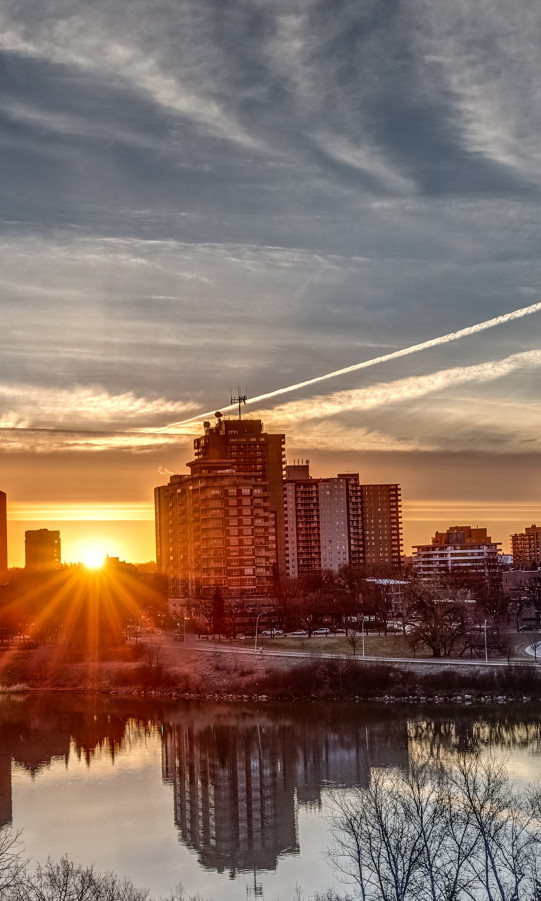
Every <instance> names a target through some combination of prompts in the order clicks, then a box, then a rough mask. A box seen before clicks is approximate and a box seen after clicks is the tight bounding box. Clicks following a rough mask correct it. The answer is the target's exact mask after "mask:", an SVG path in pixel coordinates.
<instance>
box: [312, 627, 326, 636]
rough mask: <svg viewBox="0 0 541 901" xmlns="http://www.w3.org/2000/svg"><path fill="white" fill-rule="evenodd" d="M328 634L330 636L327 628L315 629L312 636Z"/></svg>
mask: <svg viewBox="0 0 541 901" xmlns="http://www.w3.org/2000/svg"><path fill="white" fill-rule="evenodd" d="M328 634H329V630H328V629H326V628H325V629H314V631H313V632H312V635H328Z"/></svg>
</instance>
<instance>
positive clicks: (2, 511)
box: [0, 491, 8, 573]
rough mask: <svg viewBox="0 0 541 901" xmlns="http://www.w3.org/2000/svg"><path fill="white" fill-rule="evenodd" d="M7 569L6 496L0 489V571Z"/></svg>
mask: <svg viewBox="0 0 541 901" xmlns="http://www.w3.org/2000/svg"><path fill="white" fill-rule="evenodd" d="M7 571H8V521H7V498H6V493H5V491H0V573H7Z"/></svg>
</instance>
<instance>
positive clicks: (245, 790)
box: [163, 714, 408, 875]
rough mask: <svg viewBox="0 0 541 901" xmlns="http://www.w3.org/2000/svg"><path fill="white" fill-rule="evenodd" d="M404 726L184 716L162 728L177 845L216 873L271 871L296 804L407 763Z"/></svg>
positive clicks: (290, 845)
mask: <svg viewBox="0 0 541 901" xmlns="http://www.w3.org/2000/svg"><path fill="white" fill-rule="evenodd" d="M407 762H408V740H407V732H406V727H405V723H401V724H400V725H398V724H397V725H394V724H393V725H392V727H391V729H390V730H389V728H388V727H387V728H385V727H384V726H382V725H381V724H380V725H378V726H377V727H374V726H373V725H370V726H369V727H368V726H364V725H363V726H359V725H358V723H356V722H350V723H348V724H347V728H344V723H343V722H340V724H339V727H337V728H336V729H333V728H328V726H326V724H325V723H314V720H313V718H312V717H309V718H299V719H298V720H296V721H293V720H291V719H290V718H288V719H287V720H286V721H284V720H283V719H279V720H278V722H277V721H276V720H273V719H271V718H270V717H267V716H265V717H261V716H258V717H246V716H245V717H240V716H236V715H235V714H231V715H230V716H226V717H222V718H221V719H219V720H218V721H215V722H214V724H212V725H209V723H208V720H201V721H199V720H198V719H197V718H196V719H190V720H188V721H184V722H181V723H178V724H176V723H173V722H170V723H168V724H167V725H166V726H165V727H164V745H163V775H164V779H165V780H166V781H168V782H170V783H171V784H172V786H173V792H174V817H175V823H176V825H177V827H178V829H179V833H180V839H181V841H182V842H184V843H185V844H186V845H187V846H188V847H189V848H192V849H193V850H196V851H197V852H198V854H199V861H200V863H201V864H202V865H203V866H205V867H208V868H211V869H217V870H218V871H219V872H222V871H224V870H229V871H230V873H231V875H233V874H234V873H235V872H236V871H249V870H252V869H275V868H276V864H277V860H278V857H280V856H281V855H284V854H290V853H295V852H297V851H298V850H299V845H298V837H297V803H299V804H319V803H320V802H321V791H322V788H324V787H325V786H326V785H339V786H346V787H347V786H352V785H359V784H361V785H367V784H368V781H369V778H370V770H371V768H372V767H374V766H400V767H405V766H407Z"/></svg>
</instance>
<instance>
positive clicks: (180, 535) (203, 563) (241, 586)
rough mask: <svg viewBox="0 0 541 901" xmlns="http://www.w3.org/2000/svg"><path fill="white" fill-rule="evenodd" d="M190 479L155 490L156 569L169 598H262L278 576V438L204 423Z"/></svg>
mask: <svg viewBox="0 0 541 901" xmlns="http://www.w3.org/2000/svg"><path fill="white" fill-rule="evenodd" d="M204 428H205V434H204V435H203V436H202V437H201V438H196V440H195V441H194V448H195V457H196V459H195V460H193V461H192V462H191V463H189V464H188V466H189V468H190V475H186V476H181V475H173V476H172V477H171V479H170V481H169V484H168V485H164V486H160V487H159V488H156V489H155V492H154V497H155V511H156V551H157V561H158V565H159V566H160V568H161V569H162V571H164V572H167V573H168V575H169V594H170V596H171V597H172V598H186V599H189V598H194V599H195V598H204V597H210V596H211V595H212V593H213V591H214V590H215V589H216V588H217V587H218V588H220V589H221V591H222V594H223V595H224V597H226V598H227V597H250V596H256V595H257V596H264V595H267V594H268V593H269V592H270V590H271V589H272V586H273V584H274V579H275V577H276V573H277V571H278V569H279V567H280V565H282V566H283V567H284V569H285V553H284V538H283V536H284V511H283V478H282V473H283V453H284V450H283V449H284V443H285V438H284V436H283V435H269V434H267V433H265V432H263V428H262V423H261V421H260V420H240V419H239V420H224V419H222V417H221V416H218V417H217V423H216V425H215V426H211V424H210V423H208V422H206V423H205V425H204Z"/></svg>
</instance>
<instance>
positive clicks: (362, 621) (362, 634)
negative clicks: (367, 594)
mask: <svg viewBox="0 0 541 901" xmlns="http://www.w3.org/2000/svg"><path fill="white" fill-rule="evenodd" d="M361 637H362V640H363V657H364V613H363V618H362V620H361Z"/></svg>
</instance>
